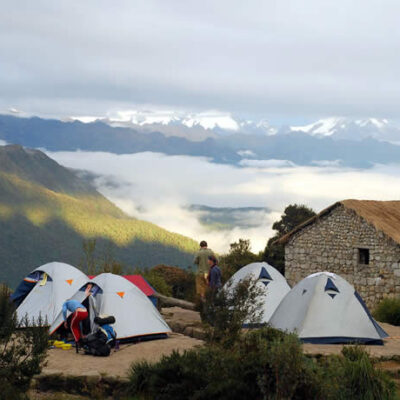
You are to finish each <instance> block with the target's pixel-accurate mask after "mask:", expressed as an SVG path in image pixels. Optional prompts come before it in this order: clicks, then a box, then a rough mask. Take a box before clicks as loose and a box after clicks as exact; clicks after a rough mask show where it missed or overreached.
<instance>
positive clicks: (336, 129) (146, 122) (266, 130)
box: [72, 110, 400, 144]
mask: <svg viewBox="0 0 400 400" xmlns="http://www.w3.org/2000/svg"><path fill="white" fill-rule="evenodd" d="M72 119H74V120H79V121H81V122H85V123H90V122H94V121H96V120H97V121H102V122H104V123H107V124H108V125H111V126H113V127H126V128H132V129H135V130H136V131H139V132H159V133H161V134H163V135H165V136H177V137H184V138H186V139H189V140H191V141H203V140H205V139H207V138H217V137H221V136H229V135H232V134H245V135H261V136H271V135H276V134H294V133H303V134H307V135H310V136H314V137H317V138H318V137H328V136H329V137H331V138H332V139H336V140H338V139H346V140H352V141H360V140H363V139H366V138H373V139H376V140H379V141H387V142H392V143H396V144H400V127H399V126H398V125H397V124H395V123H393V122H392V121H388V120H387V119H377V118H368V119H350V118H344V117H330V118H325V119H320V120H318V121H316V122H313V123H310V124H308V125H304V126H290V127H274V126H271V125H270V124H269V123H268V121H267V120H265V119H261V120H259V121H251V120H247V119H241V118H237V117H235V116H233V115H232V114H231V113H226V112H219V111H206V112H200V113H187V112H182V111H171V110H166V111H149V110H127V111H115V112H111V113H108V114H107V115H106V116H105V117H100V118H98V117H90V116H84V117H82V116H81V117H72Z"/></svg>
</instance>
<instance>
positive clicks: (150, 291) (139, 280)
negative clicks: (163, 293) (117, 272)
mask: <svg viewBox="0 0 400 400" xmlns="http://www.w3.org/2000/svg"><path fill="white" fill-rule="evenodd" d="M123 277H124V278H125V279H128V281H129V282H132V283H133V284H134V285H135V286H137V287H138V288H139V289H140V290H141V291H142V292H143V293H144V294H145V295H146V296H147V297H148V298H149V300H150V301H151V302H152V303H153V304H154V306H155V307H157V297H156V296H155V294H156V291H155V290H154V288H153V287H152V286H151V285H150V283H149V282H148V281H147V280H146V279H144V278H143V276H142V275H123Z"/></svg>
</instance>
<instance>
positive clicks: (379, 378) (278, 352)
mask: <svg viewBox="0 0 400 400" xmlns="http://www.w3.org/2000/svg"><path fill="white" fill-rule="evenodd" d="M129 379H130V384H129V392H130V393H129V394H130V395H131V396H133V395H136V396H139V398H144V399H157V400H170V399H171V400H172V399H174V400H186V399H189V400H206V399H207V400H214V399H215V400H217V399H218V400H236V399H237V400H241V399H265V400H277V399H297V400H302V399H315V400H345V399H346V400H361V399H362V400H372V399H374V400H377V399H380V400H394V399H395V398H396V397H395V385H394V382H393V381H391V380H390V378H389V377H388V376H387V375H386V374H385V373H384V372H383V371H381V370H379V369H376V368H375V366H374V363H373V362H372V361H371V359H370V358H369V356H368V354H367V353H366V352H365V350H364V349H362V348H360V347H357V346H355V347H345V348H344V349H343V353H342V355H341V356H329V357H327V358H326V359H318V360H316V359H314V358H311V357H307V356H306V355H304V354H303V352H302V346H301V343H300V341H299V339H298V338H297V337H296V336H295V335H293V334H290V335H288V334H285V333H283V332H280V331H277V330H275V329H272V328H269V327H265V328H263V329H260V330H255V331H251V332H249V333H247V334H246V335H243V336H240V337H239V338H238V340H237V341H236V342H235V343H234V344H233V345H232V347H231V348H229V349H226V348H224V347H222V346H219V345H211V346H205V347H202V348H199V349H193V350H188V351H185V352H184V353H182V354H180V353H178V352H173V353H172V354H171V355H169V356H164V357H162V359H161V361H159V362H158V363H156V364H150V363H148V362H140V363H136V364H133V365H132V367H131V370H130V374H129Z"/></svg>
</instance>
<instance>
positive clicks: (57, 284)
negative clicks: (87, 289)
mask: <svg viewBox="0 0 400 400" xmlns="http://www.w3.org/2000/svg"><path fill="white" fill-rule="evenodd" d="M31 275H36V276H37V277H38V278H39V280H38V281H37V282H36V283H35V282H32V286H30V287H28V289H27V291H26V292H25V293H23V296H25V297H24V299H23V301H22V302H21V304H20V305H19V306H18V308H17V310H16V313H17V319H18V321H23V319H24V317H25V316H27V317H28V323H32V322H33V321H37V320H38V318H39V316H41V318H42V319H43V320H44V321H47V324H48V325H51V324H52V323H53V322H54V320H55V319H56V317H57V316H58V314H59V312H60V310H61V307H62V305H63V303H64V301H65V300H66V299H68V298H69V297H71V296H72V295H73V294H74V293H75V292H76V291H77V290H78V289H79V288H80V287H81V286H82V285H83V284H84V283H85V282H87V281H88V280H89V278H88V277H87V276H86V275H85V274H84V273H83V272H81V271H79V269H77V268H75V267H73V266H72V265H69V264H64V263H61V262H51V263H48V264H45V265H42V266H40V267H38V268H36V269H35V270H33V271H32V272H31V274H30V276H31ZM25 280H28V279H27V278H25ZM25 280H24V281H23V282H22V285H20V286H23V284H24V283H26V282H25ZM17 290H18V289H17Z"/></svg>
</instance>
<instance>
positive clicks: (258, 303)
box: [200, 279, 263, 347]
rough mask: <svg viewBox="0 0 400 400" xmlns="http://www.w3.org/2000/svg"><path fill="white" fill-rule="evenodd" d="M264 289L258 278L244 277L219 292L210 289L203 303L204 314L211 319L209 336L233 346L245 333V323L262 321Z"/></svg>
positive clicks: (209, 338) (203, 316)
mask: <svg viewBox="0 0 400 400" xmlns="http://www.w3.org/2000/svg"><path fill="white" fill-rule="evenodd" d="M261 294H262V289H261V288H260V287H259V286H258V285H257V281H255V280H251V279H247V280H242V281H241V282H239V283H238V284H237V285H235V286H231V285H229V284H228V285H227V286H226V287H224V288H222V289H220V290H219V291H217V292H214V291H211V290H209V291H207V293H206V297H205V301H204V302H203V303H201V305H200V307H201V308H200V316H201V319H202V321H203V322H206V323H208V327H207V328H206V333H207V336H206V340H207V341H208V342H211V343H212V342H217V343H221V344H224V345H226V346H228V347H229V346H231V345H232V344H233V343H234V342H236V340H237V339H238V337H239V336H240V334H241V331H242V328H243V325H244V324H245V323H247V324H258V323H260V321H261V318H262V314H263V310H262V300H261Z"/></svg>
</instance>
